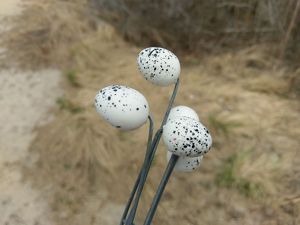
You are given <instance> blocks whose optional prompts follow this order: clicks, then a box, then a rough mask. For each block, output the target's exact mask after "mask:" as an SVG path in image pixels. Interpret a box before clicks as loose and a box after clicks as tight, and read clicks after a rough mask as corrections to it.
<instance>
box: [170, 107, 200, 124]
mask: <svg viewBox="0 0 300 225" xmlns="http://www.w3.org/2000/svg"><path fill="white" fill-rule="evenodd" d="M182 116H185V117H189V118H192V119H194V120H197V121H199V117H198V115H197V113H196V112H195V111H194V110H193V109H192V108H190V107H187V106H183V105H180V106H176V107H174V108H172V109H171V111H170V114H169V117H168V120H174V119H175V118H176V117H182Z"/></svg>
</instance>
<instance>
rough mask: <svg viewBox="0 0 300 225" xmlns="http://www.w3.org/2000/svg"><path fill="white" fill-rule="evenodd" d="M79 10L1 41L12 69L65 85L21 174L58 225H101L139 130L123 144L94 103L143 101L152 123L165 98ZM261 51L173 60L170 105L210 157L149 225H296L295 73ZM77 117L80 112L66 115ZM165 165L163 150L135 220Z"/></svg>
mask: <svg viewBox="0 0 300 225" xmlns="http://www.w3.org/2000/svg"><path fill="white" fill-rule="evenodd" d="M87 9H88V8H87V5H86V3H85V1H79V0H77V1H59V0H53V1H46V0H43V1H38V4H37V5H35V6H33V7H31V8H29V9H28V10H27V11H25V14H24V15H23V16H21V18H19V19H18V20H17V21H16V22H17V23H16V26H15V28H14V29H13V30H12V31H11V34H10V35H8V37H9V38H8V40H11V42H10V47H11V49H12V51H11V52H12V55H9V56H8V57H11V56H14V57H17V58H18V59H19V62H20V66H26V67H27V66H30V67H40V66H45V65H47V66H56V67H59V68H61V70H62V71H66V72H65V74H70V71H71V72H72V74H73V75H67V76H64V84H63V87H64V89H65V96H64V99H63V101H59V102H60V103H59V105H58V106H60V107H61V109H59V107H58V108H57V109H56V119H55V121H53V122H52V123H50V124H48V125H45V126H44V127H42V128H40V129H39V130H38V136H37V137H36V139H35V141H34V142H33V143H32V146H31V150H32V151H33V152H38V154H39V160H38V162H37V164H36V165H35V166H34V167H33V168H26V174H27V175H28V177H31V178H32V180H33V182H34V184H35V185H37V186H38V187H40V188H41V189H42V190H44V193H45V195H47V196H48V199H49V202H50V203H51V206H52V209H53V216H54V217H55V219H56V221H57V224H87V225H88V224H108V223H109V222H107V220H106V219H104V214H103V213H104V212H106V211H105V210H107V206H111V205H113V206H116V207H111V211H114V210H115V208H117V206H120V205H122V204H124V202H125V201H126V199H127V197H128V194H129V190H130V188H131V185H132V183H133V181H134V179H135V176H136V175H137V171H138V168H139V166H140V164H141V161H142V158H143V154H144V149H145V142H146V132H147V127H146V126H144V127H143V128H141V129H139V130H137V131H133V132H129V133H124V132H119V131H117V130H115V129H113V128H112V127H110V126H109V125H108V124H106V123H105V122H104V121H102V120H101V119H100V118H99V117H98V116H97V114H96V112H95V110H94V107H93V98H94V95H95V93H96V91H97V90H98V89H100V88H101V87H104V86H106V85H108V84H111V83H116V84H126V85H128V86H131V87H133V88H136V89H138V90H140V91H142V92H143V93H144V95H145V96H146V97H147V99H148V101H149V103H150V105H151V110H152V112H153V114H154V118H155V120H156V121H157V122H158V121H160V119H161V118H162V115H163V113H164V107H165V106H166V103H167V101H168V97H169V95H170V93H171V91H172V88H161V87H155V86H153V85H151V84H149V83H147V82H146V81H145V80H144V79H143V78H142V76H141V75H140V74H139V73H138V71H137V66H136V61H135V60H136V56H137V54H138V52H139V50H140V49H138V48H136V47H133V46H131V45H129V44H127V43H125V42H124V41H123V40H121V39H120V38H119V36H118V35H117V33H116V32H115V31H114V29H113V28H112V27H110V26H109V25H107V24H105V23H103V22H99V23H95V21H94V22H91V21H93V19H92V18H90V17H89V16H87ZM24 24H26V26H24ZM21 28H22V29H21ZM17 31H18V32H17ZM40 31H44V32H40ZM269 47H270V46H267V45H256V46H253V47H250V48H245V49H242V50H239V51H232V52H226V53H220V54H216V55H210V56H206V57H204V56H202V57H201V58H200V57H189V56H185V57H183V58H181V61H182V79H181V81H182V83H181V87H180V90H179V93H178V98H177V100H176V104H178V105H179V104H184V105H189V106H191V107H193V108H194V109H195V110H196V111H197V112H198V113H199V117H200V118H201V120H202V121H203V122H204V123H205V124H207V126H208V127H209V129H210V130H211V131H212V134H213V137H214V151H212V152H211V153H210V154H208V155H207V156H206V157H205V160H204V161H203V162H204V163H203V166H202V168H201V170H200V171H199V172H196V173H193V174H176V175H174V176H173V177H172V179H171V181H170V184H169V186H168V188H167V190H166V193H165V195H164V198H163V200H162V203H161V205H160V207H159V209H158V214H157V216H156V219H155V221H154V223H155V224H165V225H169V224H174V223H177V224H197V225H200V224H215V225H218V224H220V225H221V224H222V225H223V224H277V225H280V224H282V225H283V224H297V222H299V219H300V214H299V213H300V211H299V206H297V204H298V203H299V201H298V200H297V199H298V198H299V196H300V192H299V190H300V188H299V187H300V183H299V176H300V167H299V165H300V164H299V163H300V161H299V160H300V157H299V153H298V152H299V148H300V141H299V138H298V137H299V135H300V120H299V116H300V112H299V110H300V108H299V99H297V98H296V97H295V96H294V95H295V92H294V91H292V90H291V89H290V80H291V79H293V77H295V73H293V72H291V71H290V70H289V69H288V68H287V67H286V66H285V65H283V64H281V62H279V61H277V59H276V58H274V57H272V56H271V55H269V54H268V51H267V50H266V49H268V48H269ZM16 49H18V51H17V50H16ZM43 49H47V50H46V51H44V50H43ZM45 52H46V53H45ZM74 74H75V75H74ZM74 82H75V83H76V85H74ZM74 107H75V109H76V108H80V109H84V110H82V111H79V112H77V111H76V113H74V112H73V110H72V109H74ZM165 165H166V159H165V150H164V149H163V147H162V146H160V150H159V151H158V155H157V157H156V159H155V165H154V167H153V169H152V170H151V174H150V176H149V177H150V180H149V183H148V186H147V188H146V189H145V192H144V194H145V195H144V197H143V202H144V204H141V212H142V213H145V210H146V208H147V206H148V204H149V202H150V198H151V196H152V195H153V193H154V191H155V189H156V185H157V183H158V182H159V179H160V175H161V174H162V171H163V168H164V167H165ZM222 173H223V174H222ZM220 174H221V175H220ZM228 177H229V179H227V178H228ZM187 193H188V194H187ZM257 196H258V198H257ZM95 199H96V200H95ZM98 213H99V215H102V216H99V215H98ZM112 217H114V215H113V216H112ZM117 217H118V216H117ZM111 219H113V218H111ZM141 221H142V214H139V217H138V221H137V223H138V224H139V223H141Z"/></svg>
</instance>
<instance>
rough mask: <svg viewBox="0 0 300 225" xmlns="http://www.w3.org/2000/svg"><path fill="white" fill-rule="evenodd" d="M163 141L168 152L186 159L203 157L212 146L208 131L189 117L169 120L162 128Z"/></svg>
mask: <svg viewBox="0 0 300 225" xmlns="http://www.w3.org/2000/svg"><path fill="white" fill-rule="evenodd" d="M163 140H164V143H165V145H166V146H167V148H168V150H169V151H170V152H172V153H174V154H176V155H179V156H187V157H196V156H200V155H203V154H205V153H207V152H208V151H209V150H210V148H211V145H212V138H211V136H210V133H209V131H208V129H207V128H206V127H205V126H203V125H202V123H200V122H198V121H196V120H194V119H191V118H189V117H177V118H175V119H173V120H169V121H168V122H167V123H166V125H165V126H164V127H163Z"/></svg>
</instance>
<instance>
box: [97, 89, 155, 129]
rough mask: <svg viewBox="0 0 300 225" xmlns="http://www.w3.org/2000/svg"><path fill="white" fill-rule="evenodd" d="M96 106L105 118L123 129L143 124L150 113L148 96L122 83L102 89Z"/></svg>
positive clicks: (98, 94) (134, 127)
mask: <svg viewBox="0 0 300 225" xmlns="http://www.w3.org/2000/svg"><path fill="white" fill-rule="evenodd" d="M95 107H96V110H97V112H98V113H99V114H100V115H101V116H102V117H103V118H104V119H105V120H107V121H108V122H109V123H110V124H111V125H113V126H114V127H116V128H119V129H121V130H132V129H136V128H138V127H140V126H142V125H143V124H144V123H145V122H146V121H147V118H148V115H149V105H148V102H147V100H146V98H145V97H144V96H143V95H142V94H141V93H140V92H138V91H137V90H135V89H132V88H130V87H126V86H121V85H111V86H108V87H105V88H103V89H102V90H100V91H99V92H98V93H97V95H96V97H95Z"/></svg>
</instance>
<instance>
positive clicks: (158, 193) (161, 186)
mask: <svg viewBox="0 0 300 225" xmlns="http://www.w3.org/2000/svg"><path fill="white" fill-rule="evenodd" d="M178 158H179V156H177V155H174V154H172V156H171V158H170V161H169V163H168V166H167V168H166V170H165V173H164V175H163V178H162V179H161V182H160V184H159V186H158V189H157V191H156V194H155V196H154V198H153V201H152V204H151V207H150V209H149V211H148V213H147V217H146V220H145V222H144V225H150V224H151V222H152V220H153V217H154V215H155V212H156V209H157V206H158V203H159V201H160V199H161V197H162V194H163V192H164V190H165V187H166V185H167V183H168V181H169V178H170V176H171V174H172V172H173V169H174V167H175V165H176V162H177V160H178Z"/></svg>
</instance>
